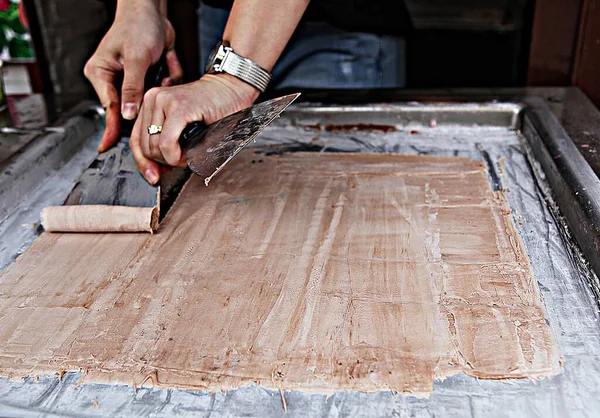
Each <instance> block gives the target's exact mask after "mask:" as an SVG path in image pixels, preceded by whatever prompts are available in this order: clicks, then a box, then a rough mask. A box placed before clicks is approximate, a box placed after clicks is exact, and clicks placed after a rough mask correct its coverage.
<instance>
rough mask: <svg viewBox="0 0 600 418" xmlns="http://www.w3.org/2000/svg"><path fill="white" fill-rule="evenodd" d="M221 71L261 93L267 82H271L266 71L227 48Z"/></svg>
mask: <svg viewBox="0 0 600 418" xmlns="http://www.w3.org/2000/svg"><path fill="white" fill-rule="evenodd" d="M221 70H222V71H224V72H226V73H227V74H231V75H233V76H235V77H237V78H239V79H240V80H242V81H245V82H246V83H248V84H250V85H251V86H253V87H255V88H256V89H257V90H259V91H260V92H261V93H263V92H264V91H265V90H266V89H267V86H268V85H269V81H271V74H269V72H268V71H267V70H265V69H264V68H262V67H260V66H259V65H257V64H255V63H254V62H252V61H251V60H249V59H248V58H244V57H242V56H239V55H237V54H236V53H235V52H233V50H231V49H229V48H227V53H226V55H225V57H224V59H223V62H222V64H221Z"/></svg>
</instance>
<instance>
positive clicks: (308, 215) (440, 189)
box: [0, 151, 561, 396]
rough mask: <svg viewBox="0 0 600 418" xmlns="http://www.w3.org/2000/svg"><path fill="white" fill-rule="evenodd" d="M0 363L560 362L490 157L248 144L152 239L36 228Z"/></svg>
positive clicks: (551, 370)
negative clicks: (492, 176) (253, 147)
mask: <svg viewBox="0 0 600 418" xmlns="http://www.w3.org/2000/svg"><path fill="white" fill-rule="evenodd" d="M0 285H1V289H2V293H1V295H0V373H1V374H3V375H9V376H13V377H21V376H25V375H35V374H47V373H54V372H57V371H59V370H80V369H81V370H84V371H85V380H87V381H94V382H117V383H127V384H137V385H139V384H142V383H144V384H154V385H157V386H165V387H183V388H205V389H209V390H221V389H228V388H233V387H238V386H240V385H245V384H249V383H253V382H257V383H258V384H260V385H262V386H265V387H270V388H278V389H283V390H288V389H294V390H304V391H319V392H331V391H334V390H358V391H366V392H372V391H378V390H394V391H398V392H404V393H413V394H415V395H425V396H426V395H428V394H429V393H430V392H431V391H432V389H433V382H434V380H435V379H443V378H445V377H447V376H450V375H453V374H457V373H465V374H468V375H470V376H476V377H478V378H484V379H512V378H530V379H537V378H542V377H547V376H552V375H554V374H556V373H558V372H559V371H560V369H561V366H560V356H559V353H558V350H557V347H556V345H555V343H554V340H553V338H552V333H551V330H550V328H549V326H548V324H547V323H546V320H545V318H544V312H543V310H542V306H541V301H540V296H539V293H538V289H537V284H536V281H535V279H534V278H533V277H532V273H531V269H530V266H529V262H528V259H527V256H526V254H525V252H524V249H523V246H522V244H521V241H520V239H519V235H518V233H517V231H516V229H515V227H514V224H513V220H512V217H511V214H510V210H509V208H508V206H507V203H506V199H505V197H504V195H503V194H502V193H501V192H498V193H495V192H493V191H492V190H491V188H490V185H489V182H488V178H487V174H486V167H485V165H484V164H483V163H481V162H479V161H474V160H469V159H464V158H456V157H450V158H443V157H433V156H398V155H375V154H329V153H318V154H317V153H296V154H284V155H281V156H268V157H267V156H257V155H254V154H253V153H252V152H250V151H247V152H243V153H241V154H240V155H239V156H238V158H236V159H235V160H234V161H233V162H232V164H231V166H229V167H228V168H227V170H225V171H224V172H223V173H222V175H221V177H219V178H218V179H216V180H215V181H214V182H213V183H211V187H208V188H207V187H205V186H204V184H203V183H202V181H201V180H200V179H199V178H196V177H193V178H191V179H190V181H189V182H188V183H187V184H186V186H185V187H184V190H183V191H182V193H181V195H180V197H179V199H178V201H177V202H176V203H175V205H174V206H173V208H172V210H171V211H170V212H169V213H168V215H167V217H166V218H165V220H164V221H163V223H162V225H161V229H160V230H159V231H158V233H157V234H155V235H152V236H151V235H146V234H43V235H42V236H41V237H40V238H39V239H38V240H37V241H36V242H35V243H34V245H33V246H32V247H31V248H30V249H29V250H28V251H27V252H26V253H25V254H24V255H22V256H21V257H20V258H19V259H18V260H17V261H16V263H15V264H14V265H12V266H11V267H10V268H8V270H7V271H5V272H4V273H3V274H2V276H1V278H0Z"/></svg>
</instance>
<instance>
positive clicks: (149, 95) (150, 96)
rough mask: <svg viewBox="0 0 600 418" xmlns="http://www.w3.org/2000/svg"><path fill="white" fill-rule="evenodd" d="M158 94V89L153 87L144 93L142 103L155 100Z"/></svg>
mask: <svg viewBox="0 0 600 418" xmlns="http://www.w3.org/2000/svg"><path fill="white" fill-rule="evenodd" d="M159 92H160V88H158V87H153V88H151V89H150V90H148V91H147V92H146V94H144V102H149V101H152V100H155V99H156V97H157V96H158V93H159Z"/></svg>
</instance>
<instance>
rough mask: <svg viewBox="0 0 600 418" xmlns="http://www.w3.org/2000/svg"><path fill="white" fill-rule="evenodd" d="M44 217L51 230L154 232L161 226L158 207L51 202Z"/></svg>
mask: <svg viewBox="0 0 600 418" xmlns="http://www.w3.org/2000/svg"><path fill="white" fill-rule="evenodd" d="M41 217H42V226H43V227H44V229H45V230H46V231H48V232H154V231H156V229H157V228H158V208H157V207H153V208H132V207H127V206H111V205H81V206H79V205H73V206H49V207H47V208H45V209H44V210H43V211H42V214H41Z"/></svg>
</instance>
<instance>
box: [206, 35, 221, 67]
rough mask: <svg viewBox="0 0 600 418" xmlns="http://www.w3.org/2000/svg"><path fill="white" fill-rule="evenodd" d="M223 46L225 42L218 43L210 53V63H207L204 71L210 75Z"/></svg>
mask: <svg viewBox="0 0 600 418" xmlns="http://www.w3.org/2000/svg"><path fill="white" fill-rule="evenodd" d="M221 45H223V41H219V42H217V44H216V45H215V47H214V48H213V50H212V51H211V52H210V55H209V56H208V61H206V68H205V69H204V72H205V73H210V72H211V70H212V69H213V66H214V65H215V58H216V57H217V54H218V53H219V49H220V48H221Z"/></svg>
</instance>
